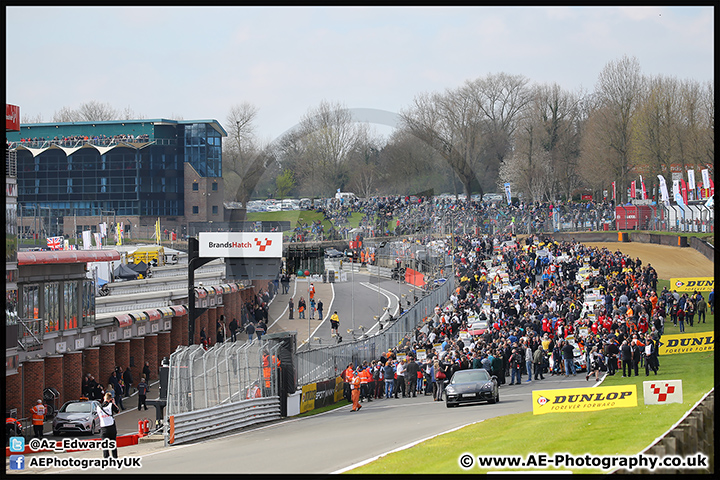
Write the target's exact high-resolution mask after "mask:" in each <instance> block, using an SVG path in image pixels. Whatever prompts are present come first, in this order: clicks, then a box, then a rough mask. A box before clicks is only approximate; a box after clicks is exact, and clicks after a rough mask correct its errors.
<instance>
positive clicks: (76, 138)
mask: <svg viewBox="0 0 720 480" xmlns="http://www.w3.org/2000/svg"><path fill="white" fill-rule="evenodd" d="M149 141H150V136H149V135H148V134H147V133H144V134H140V135H132V134H128V135H125V134H123V135H113V136H108V135H93V136H88V135H70V136H66V137H57V136H55V137H53V138H50V137H45V138H43V137H32V138H21V139H20V141H18V142H17V145H22V146H25V147H29V148H45V147H50V146H53V145H55V146H59V147H75V146H78V145H83V144H87V143H89V144H90V145H98V146H110V145H117V144H118V143H145V142H149Z"/></svg>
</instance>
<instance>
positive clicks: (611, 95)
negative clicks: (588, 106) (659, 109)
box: [592, 56, 644, 192]
mask: <svg viewBox="0 0 720 480" xmlns="http://www.w3.org/2000/svg"><path fill="white" fill-rule="evenodd" d="M643 81H644V80H643V77H642V75H641V73H640V64H639V63H638V60H637V59H636V58H634V57H633V58H629V57H627V56H623V57H622V58H621V59H620V60H617V61H613V62H610V63H608V64H607V65H606V66H605V68H604V69H603V70H602V72H600V75H599V77H598V82H597V86H596V95H597V97H596V98H597V103H596V105H597V107H596V109H595V110H594V112H593V113H592V114H593V115H600V116H601V117H602V118H601V120H600V121H599V122H597V123H596V126H597V127H599V129H598V130H597V131H596V132H594V134H595V135H599V136H600V139H601V140H602V141H603V142H604V143H605V144H606V145H607V146H609V147H610V151H609V152H608V153H609V155H608V157H607V158H606V162H607V164H608V166H609V168H610V170H611V171H612V174H613V178H614V179H615V180H616V181H617V182H618V184H617V185H618V186H619V187H620V188H619V189H618V192H624V191H625V189H626V188H627V187H628V185H629V183H628V180H629V177H630V171H631V170H632V167H633V165H632V162H631V138H632V126H633V115H634V114H635V111H636V109H637V106H638V103H639V100H640V95H641V93H642V88H643Z"/></svg>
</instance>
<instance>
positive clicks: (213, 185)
mask: <svg viewBox="0 0 720 480" xmlns="http://www.w3.org/2000/svg"><path fill="white" fill-rule="evenodd" d="M217 189H218V184H217V182H213V184H212V191H213V192H217Z"/></svg>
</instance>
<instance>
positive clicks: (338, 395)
mask: <svg viewBox="0 0 720 480" xmlns="http://www.w3.org/2000/svg"><path fill="white" fill-rule="evenodd" d="M344 383H345V382H343V379H342V377H335V401H336V402H339V401H340V400H342V399H343V389H344V386H343V384H344Z"/></svg>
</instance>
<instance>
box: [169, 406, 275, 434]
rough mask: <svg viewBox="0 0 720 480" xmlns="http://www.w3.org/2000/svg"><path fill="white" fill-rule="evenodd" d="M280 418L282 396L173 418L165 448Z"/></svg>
mask: <svg viewBox="0 0 720 480" xmlns="http://www.w3.org/2000/svg"><path fill="white" fill-rule="evenodd" d="M278 419H280V397H278V396H274V397H264V398H254V399H252V400H241V401H239V402H235V403H230V404H227V405H217V406H215V407H211V408H206V409H203V410H197V411H194V412H188V413H179V414H177V415H172V416H170V417H169V418H168V421H166V422H165V432H164V433H165V446H168V445H179V444H181V443H187V442H193V441H196V440H201V439H203V438H207V437H213V436H216V435H222V434H225V433H228V432H232V431H234V430H237V429H240V428H243V427H248V426H252V425H256V424H259V423H264V422H270V421H272V420H278Z"/></svg>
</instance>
